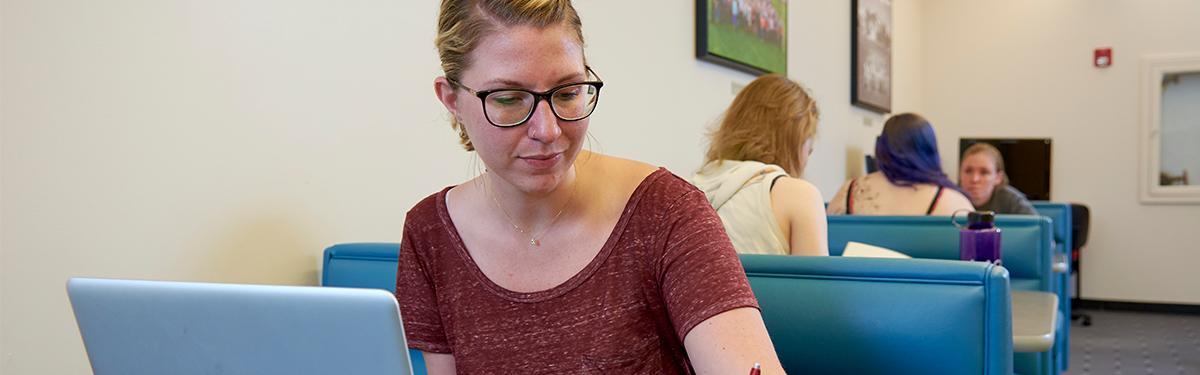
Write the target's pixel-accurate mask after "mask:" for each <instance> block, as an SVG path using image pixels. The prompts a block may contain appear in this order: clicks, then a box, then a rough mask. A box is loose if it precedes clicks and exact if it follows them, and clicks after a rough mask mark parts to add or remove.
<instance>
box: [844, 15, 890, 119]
mask: <svg viewBox="0 0 1200 375" xmlns="http://www.w3.org/2000/svg"><path fill="white" fill-rule="evenodd" d="M850 9H851V11H852V13H853V14H852V17H851V18H852V21H851V24H853V26H852V27H851V29H852V30H851V33H852V34H851V36H850V64H851V67H850V71H851V74H850V103H852V104H854V105H856V106H859V107H863V108H866V109H869V110H872V111H875V112H879V113H888V112H891V111H892V1H891V0H853V4H852V5H851V7H850Z"/></svg>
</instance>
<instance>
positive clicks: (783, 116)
mask: <svg viewBox="0 0 1200 375" xmlns="http://www.w3.org/2000/svg"><path fill="white" fill-rule="evenodd" d="M820 117H821V114H820V111H819V110H818V109H817V102H816V101H814V100H813V98H812V96H811V95H809V93H808V90H807V89H805V88H804V86H803V85H801V84H800V83H799V82H796V81H793V80H790V79H788V78H787V77H784V76H781V75H778V74H769V75H764V76H761V77H758V79H755V80H754V81H753V82H750V84H749V85H746V87H745V88H743V89H742V91H741V92H739V93H738V95H737V97H736V98H734V99H733V103H732V104H730V105H729V109H728V110H726V111H725V117H724V119H722V120H721V125H720V126H719V127H717V129H716V130H714V131H712V132H711V133H709V140H710V144H709V147H708V153H707V154H705V157H704V158H705V163H706V164H707V163H708V162H712V161H715V160H756V161H760V162H763V163H768V164H775V165H778V166H780V167H783V170H784V171H786V172H787V173H788V174H789V175H791V176H792V177H800V174H801V173H804V166H803V164H802V163H801V161H800V150H801V148H803V145H804V142H806V141H808V140H809V139H811V138H812V137H813V136H814V135H816V133H817V121H818V120H820Z"/></svg>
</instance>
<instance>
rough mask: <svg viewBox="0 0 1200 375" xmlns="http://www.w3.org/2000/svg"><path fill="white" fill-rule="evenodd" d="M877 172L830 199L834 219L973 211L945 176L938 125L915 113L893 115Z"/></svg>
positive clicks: (879, 141) (878, 149)
mask: <svg viewBox="0 0 1200 375" xmlns="http://www.w3.org/2000/svg"><path fill="white" fill-rule="evenodd" d="M875 160H876V164H877V166H878V167H879V171H878V172H874V173H870V174H867V175H866V176H863V177H859V178H856V179H853V180H850V181H847V182H846V183H845V184H843V185H842V188H841V189H840V190H838V192H837V194H835V195H834V196H833V200H831V201H829V208H828V213H829V214H830V215H839V214H845V215H950V214H953V213H954V211H958V210H973V209H974V207H972V206H971V201H970V200H969V199H967V196H966V195H964V194H963V193H962V191H961V190H959V188H958V185H955V184H954V182H952V181H950V178H949V177H946V173H945V172H942V158H941V156H940V155H939V154H938V148H937V137H936V136H934V134H933V125H932V124H930V123H929V120H926V119H925V118H924V117H921V116H920V115H917V114H915V113H902V114H898V115H895V116H892V117H891V118H889V119H888V120H887V122H885V123H884V124H883V133H882V134H880V135H879V138H876V139H875Z"/></svg>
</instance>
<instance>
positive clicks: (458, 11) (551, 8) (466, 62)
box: [434, 0, 583, 151]
mask: <svg viewBox="0 0 1200 375" xmlns="http://www.w3.org/2000/svg"><path fill="white" fill-rule="evenodd" d="M554 25H565V26H567V27H569V28H570V29H571V30H572V31H574V33H575V37H576V38H577V39H579V44H580V45H581V46H582V45H583V23H582V22H581V21H580V20H579V14H578V13H576V12H575V7H574V6H572V5H571V1H570V0H442V7H441V11H440V13H439V14H438V32H437V38H435V39H434V44H435V45H437V50H438V56H439V57H441V60H442V71H443V72H445V74H446V78H449V79H451V80H454V81H456V82H457V81H459V79H461V78H462V72H463V71H464V70H466V69H467V68H469V67H470V66H471V63H473V61H471V60H470V54H471V51H474V50H475V47H476V46H478V45H479V42H480V40H482V39H483V38H484V37H485V36H487V35H489V34H492V33H495V32H498V31H500V30H501V29H503V28H506V27H513V26H532V27H535V28H539V29H541V28H546V27H549V26H554ZM450 127H451V128H453V129H454V130H455V131H457V132H458V138H459V143H460V144H462V146H463V148H464V149H466V150H467V151H474V150H475V146H473V145H472V144H471V139H470V138H469V137H468V136H467V131H466V129H465V128H464V127H463V125H462V123H460V122H459V121H458V119H454V118H452V119H450Z"/></svg>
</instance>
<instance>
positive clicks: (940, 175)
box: [875, 113, 962, 192]
mask: <svg viewBox="0 0 1200 375" xmlns="http://www.w3.org/2000/svg"><path fill="white" fill-rule="evenodd" d="M875 159H876V160H877V164H878V166H879V171H880V172H883V175H884V176H886V177H887V179H888V181H890V182H891V183H892V184H895V185H898V186H913V185H915V184H934V185H938V186H944V187H947V188H951V189H954V190H957V191H959V192H962V190H961V189H960V188H959V187H958V185H956V184H955V183H954V182H953V181H950V178H949V177H946V173H945V172H942V157H941V155H939V154H938V148H937V137H936V136H935V135H934V134H933V125H931V124H930V123H929V120H926V119H925V118H924V117H921V116H920V115H917V114H915V113H902V114H898V115H895V116H892V118H889V119H888V120H887V122H886V123H884V125H883V133H882V134H880V135H879V138H876V139H875Z"/></svg>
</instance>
